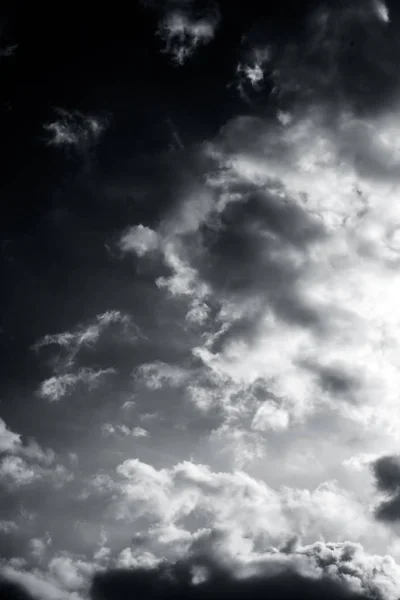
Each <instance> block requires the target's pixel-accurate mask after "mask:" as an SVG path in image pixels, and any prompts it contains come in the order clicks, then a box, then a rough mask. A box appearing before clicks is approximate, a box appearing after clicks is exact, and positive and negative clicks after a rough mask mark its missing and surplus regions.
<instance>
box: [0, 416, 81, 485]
mask: <svg viewBox="0 0 400 600" xmlns="http://www.w3.org/2000/svg"><path fill="white" fill-rule="evenodd" d="M72 479H73V474H72V473H71V472H70V471H69V470H68V469H66V468H65V467H64V466H63V465H61V464H57V463H56V454H55V452H54V451H53V450H51V449H50V448H46V449H44V448H42V447H41V446H40V445H39V444H38V443H37V442H36V441H35V440H33V439H30V440H28V443H23V441H22V439H21V435H20V434H17V433H14V432H13V431H11V430H10V429H9V428H8V427H7V425H6V423H5V422H4V421H3V419H1V418H0V484H1V485H4V486H6V487H7V488H10V489H15V488H20V487H24V486H29V485H31V484H32V483H35V482H37V481H48V482H51V483H52V484H53V485H54V486H55V487H56V488H57V487H62V486H63V485H64V484H65V483H67V482H68V481H71V480H72Z"/></svg>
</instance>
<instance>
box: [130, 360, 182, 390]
mask: <svg viewBox="0 0 400 600" xmlns="http://www.w3.org/2000/svg"><path fill="white" fill-rule="evenodd" d="M190 376H191V373H190V371H187V370H186V369H184V368H182V367H178V366H172V365H169V364H167V363H164V362H161V361H156V362H154V363H147V364H144V363H143V364H141V365H139V366H138V367H137V368H136V369H135V372H134V377H135V379H136V381H138V382H143V384H144V385H145V386H146V387H147V388H149V389H151V390H160V389H162V388H164V387H165V386H169V387H180V386H182V385H183V384H185V383H186V382H187V381H188V379H189V378H190Z"/></svg>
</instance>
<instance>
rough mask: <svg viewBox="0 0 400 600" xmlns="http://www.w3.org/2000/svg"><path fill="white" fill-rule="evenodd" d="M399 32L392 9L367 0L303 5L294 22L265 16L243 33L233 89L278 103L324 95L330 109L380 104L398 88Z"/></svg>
mask: <svg viewBox="0 0 400 600" xmlns="http://www.w3.org/2000/svg"><path fill="white" fill-rule="evenodd" d="M385 15H387V16H388V18H387V19H386V18H385ZM397 30H398V14H397V10H396V11H394V10H393V11H392V9H391V7H389V9H387V8H386V4H385V3H384V2H378V1H377V2H374V1H373V0H371V1H364V0H361V1H358V0H357V1H354V2H351V3H347V2H342V1H335V0H333V1H328V2H308V3H304V7H303V10H302V14H299V15H298V18H297V19H296V20H293V21H292V27H291V26H290V21H289V17H288V18H287V19H286V20H283V19H281V21H280V22H279V19H278V20H275V19H268V15H267V14H264V16H263V17H261V19H259V21H258V22H257V24H256V25H254V27H253V28H251V29H250V30H249V31H248V32H247V35H246V36H245V39H244V43H243V47H242V60H241V61H239V68H238V82H239V88H240V89H243V85H245V88H244V89H245V90H246V93H248V92H249V88H250V89H251V88H253V90H255V92H256V94H254V93H253V94H252V96H251V98H252V101H254V100H257V98H256V95H257V93H260V92H261V95H262V97H263V98H264V100H266V97H269V99H270V100H271V99H272V101H273V99H274V98H275V101H278V103H279V104H280V105H281V107H283V106H284V105H285V104H286V103H287V104H288V105H289V104H292V103H293V101H296V102H306V103H308V102H310V101H311V102H313V101H318V102H320V101H324V102H326V104H327V105H329V106H330V107H331V108H332V109H335V107H336V108H337V107H340V106H343V105H345V106H347V107H352V108H353V109H354V110H355V111H356V112H361V113H364V114H366V113H370V112H375V111H378V110H381V109H382V108H383V106H384V105H385V104H386V103H387V102H389V101H391V100H392V99H393V98H394V96H395V94H396V93H397V92H398V91H399V84H400V79H399V75H398V71H397V66H396V56H397V55H398V52H399V42H398V36H397V33H396V32H397ZM266 51H267V52H266ZM266 56H268V58H267V59H265V57H266ZM256 69H258V70H259V73H258V75H257V73H256V71H255V70H256ZM355 73H357V77H354V74H355ZM251 74H253V76H254V77H255V80H254V81H252V76H251ZM271 94H272V96H271Z"/></svg>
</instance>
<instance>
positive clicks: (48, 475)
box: [0, 455, 73, 488]
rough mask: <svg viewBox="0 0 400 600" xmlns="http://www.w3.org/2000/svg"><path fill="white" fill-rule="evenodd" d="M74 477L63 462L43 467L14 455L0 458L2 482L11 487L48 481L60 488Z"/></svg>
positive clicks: (0, 479) (0, 477)
mask: <svg viewBox="0 0 400 600" xmlns="http://www.w3.org/2000/svg"><path fill="white" fill-rule="evenodd" d="M72 479H73V474H72V473H71V472H70V471H68V469H67V468H66V467H64V466H63V465H61V464H57V465H52V466H51V467H43V466H42V465H39V464H36V463H32V462H27V461H26V460H24V459H23V458H21V457H20V456H14V455H8V456H5V457H3V458H2V459H1V460H0V482H1V483H2V484H3V485H5V486H7V487H10V488H19V487H24V486H27V485H31V484H32V483H35V482H38V481H47V482H50V483H52V485H53V486H54V487H56V488H59V487H62V486H63V485H64V484H65V483H68V482H69V481H71V480H72Z"/></svg>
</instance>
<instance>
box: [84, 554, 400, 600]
mask: <svg viewBox="0 0 400 600" xmlns="http://www.w3.org/2000/svg"><path fill="white" fill-rule="evenodd" d="M219 559H220V557H219V556H218V555H215V554H214V555H211V556H210V555H201V554H198V555H196V554H193V555H191V556H189V557H188V558H186V559H185V560H181V561H178V562H176V563H172V564H171V563H166V562H164V563H161V564H158V565H157V564H156V565H154V564H153V565H152V564H151V562H150V564H149V565H148V566H146V565H143V566H139V567H138V566H137V565H134V564H126V565H125V568H121V569H119V570H111V571H108V572H105V573H99V574H96V575H95V577H94V580H93V584H92V588H91V597H92V598H93V600H100V599H101V600H107V599H108V598H116V599H118V598H125V597H127V596H140V597H147V596H150V595H151V596H152V597H153V598H156V599H157V598H165V597H168V598H181V597H183V596H184V597H185V598H196V599H202V598H209V597H212V598H221V599H227V598H241V597H244V596H249V597H251V598H265V596H271V597H283V598H288V599H289V598H320V597H324V598H329V599H331V600H334V599H335V600H336V599H339V598H341V599H343V598H354V599H355V598H359V599H361V598H376V597H378V598H382V599H383V598H385V599H386V598H387V599H389V598H390V599H394V598H396V595H397V594H398V590H399V569H398V567H397V565H396V564H395V563H394V562H393V561H391V560H390V558H389V557H384V558H382V557H373V556H371V557H370V556H368V555H366V554H365V553H364V552H363V549H362V547H360V546H358V545H356V544H351V543H349V542H346V543H344V544H324V543H319V544H315V545H314V546H309V547H303V548H299V549H297V550H294V551H292V552H291V551H290V550H289V551H286V553H285V551H283V552H281V553H280V552H279V551H277V550H276V551H275V553H270V554H268V553H265V554H264V555H263V556H260V557H259V560H258V561H254V563H253V564H249V563H247V564H246V563H244V564H243V563H241V562H240V561H239V560H237V561H232V563H228V564H227V563H225V562H221V560H219Z"/></svg>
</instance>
